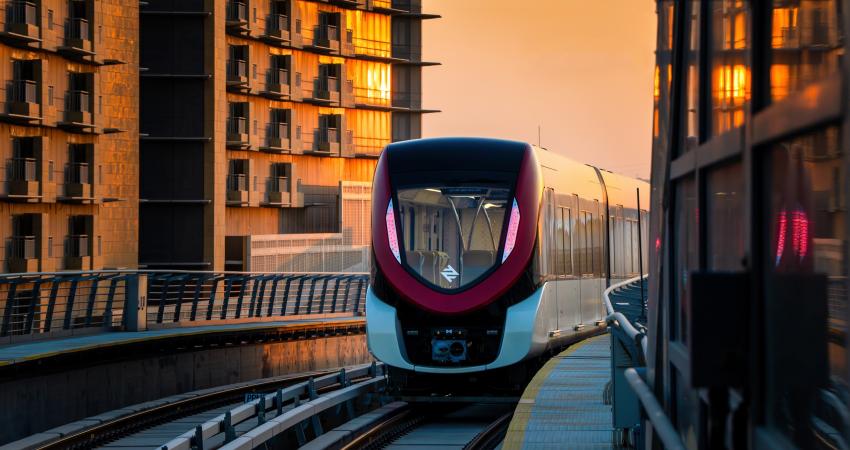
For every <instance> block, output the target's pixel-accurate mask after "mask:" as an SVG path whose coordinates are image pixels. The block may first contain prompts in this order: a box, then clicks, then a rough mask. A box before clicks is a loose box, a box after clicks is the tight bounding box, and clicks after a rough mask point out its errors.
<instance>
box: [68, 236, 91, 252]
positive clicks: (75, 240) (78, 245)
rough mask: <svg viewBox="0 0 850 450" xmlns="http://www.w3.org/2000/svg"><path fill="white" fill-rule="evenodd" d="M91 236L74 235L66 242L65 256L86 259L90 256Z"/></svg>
mask: <svg viewBox="0 0 850 450" xmlns="http://www.w3.org/2000/svg"><path fill="white" fill-rule="evenodd" d="M89 254H90V252H89V236H88V235H87V234H72V235H70V236H68V239H67V240H66V241H65V256H72V257H76V258H84V257H86V256H89Z"/></svg>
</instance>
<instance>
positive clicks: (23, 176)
mask: <svg viewBox="0 0 850 450" xmlns="http://www.w3.org/2000/svg"><path fill="white" fill-rule="evenodd" d="M6 171H7V174H8V177H9V180H10V181H38V178H39V177H38V160H37V159H35V158H9V162H8V163H7V165H6Z"/></svg>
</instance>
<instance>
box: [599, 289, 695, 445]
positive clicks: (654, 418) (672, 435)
mask: <svg viewBox="0 0 850 450" xmlns="http://www.w3.org/2000/svg"><path fill="white" fill-rule="evenodd" d="M645 278H647V275H643V276H638V277H634V278H630V279H628V280H625V281H623V282H620V283H617V284H614V285H611V286H610V287H608V289H605V292H604V293H603V295H602V299H603V301H604V302H605V309H606V311H607V312H608V317H606V318H605V321H606V322H607V323H608V324H609V325H612V326H615V327H617V328H619V329H620V330H622V331H623V332H624V333H625V334H626V336H628V337H629V339H631V340H632V341H633V342H634V344H635V346H636V347H637V349H638V352H639V353H640V354H639V355H632V357H633V358H634V360H635V361H646V355H647V348H646V347H647V339H646V334H645V333H643V332H642V331H640V330H638V329H637V328H635V326H634V325H632V323H631V322H630V321H629V319H628V318H627V317H626V316H625V315H624V314H623V313H620V312H617V311H615V310H614V306H613V305H612V304H611V298H610V295H611V293H612V292H614V291H616V290H618V289H620V288H623V287H625V286H627V285H629V284H632V283H635V282H641V283H643V279H645ZM642 301H643V298H641V302H642ZM629 353H630V351H629ZM623 374H624V376H625V378H626V381H627V382H628V383H629V386H630V387H631V388H632V390H633V391H634V393H635V394H636V395H637V398H638V400H639V401H640V404H641V406H642V407H643V410H644V411H645V412H646V418H647V419H648V420H649V422H650V424H651V425H652V427H653V429H654V430H655V431H656V434H657V435H658V437H659V438H660V439H661V442H662V443H663V444H664V448H666V449H673V450H680V449H681V450H684V449H685V445H684V443H683V442H682V439H681V437H680V436H679V433H678V432H677V431H676V427H674V426H673V423H672V422H671V421H670V419H669V418H668V417H667V415H666V414H665V412H664V408H662V407H661V405H660V404H659V403H658V400H656V398H655V396H654V395H653V393H652V390H651V389H649V386H647V384H646V382H644V380H643V378H642V377H641V375H640V373H638V371H637V369H635V368H634V367H629V368H626V369H625V371H624V372H623Z"/></svg>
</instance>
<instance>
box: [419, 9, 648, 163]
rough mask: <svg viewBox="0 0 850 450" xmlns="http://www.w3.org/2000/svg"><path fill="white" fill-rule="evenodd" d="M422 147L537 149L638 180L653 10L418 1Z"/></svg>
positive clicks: (644, 155) (644, 148) (644, 158)
mask: <svg viewBox="0 0 850 450" xmlns="http://www.w3.org/2000/svg"><path fill="white" fill-rule="evenodd" d="M423 11H424V12H428V13H435V14H440V15H441V16H442V18H441V19H435V20H429V21H425V23H424V25H423V42H424V45H423V46H424V55H423V57H424V58H423V59H425V60H427V61H439V62H441V63H442V65H440V66H436V67H426V68H425V69H423V106H424V107H425V108H429V109H431V108H433V109H439V110H442V112H441V113H436V114H427V115H426V116H425V118H424V119H423V122H424V124H423V126H424V130H423V136H424V137H435V136H490V137H500V138H507V139H516V140H524V141H528V142H531V143H537V127H538V125H540V127H541V130H542V131H541V143H542V145H543V146H544V147H546V148H548V149H549V150H551V151H554V152H557V153H559V154H562V155H565V156H568V157H570V158H573V159H575V160H578V161H581V162H585V163H589V164H594V165H597V166H599V167H602V168H605V169H608V170H612V171H615V172H620V173H623V174H626V175H631V176H634V175H637V176H640V177H646V178H648V177H649V156H650V150H651V134H650V133H651V126H652V73H653V65H654V61H655V60H654V53H653V51H654V48H655V26H656V19H655V3H654V2H652V1H649V0H525V1H522V0H516V1H514V0H424V5H423Z"/></svg>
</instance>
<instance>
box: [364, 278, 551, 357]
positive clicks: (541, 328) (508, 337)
mask: <svg viewBox="0 0 850 450" xmlns="http://www.w3.org/2000/svg"><path fill="white" fill-rule="evenodd" d="M557 301H558V299H557V295H556V293H555V289H554V285H552V284H550V283H545V284H543V286H542V287H540V288H539V289H537V290H536V291H535V292H534V293H533V294H532V295H531V296H529V297H528V298H526V299H525V300H523V301H521V302H519V303H517V304H515V305H513V306H511V307H509V308H508V310H507V313H506V317H505V328H504V332H503V333H502V343H501V346H500V348H499V354H498V356H497V357H496V359H495V360H494V361H493V362H491V363H490V364H486V365H478V366H467V367H443V366H422V365H414V364H411V363H410V361H408V359H407V357H406V355H405V351H404V346H403V342H404V341H403V339H402V335H401V325H400V323H399V321H398V316H397V314H396V309H395V308H394V307H392V306H390V305H388V304H387V303H385V302H383V301H381V300H380V299H379V298H378V297H376V296H375V294H374V293H373V292H372V288H371V287H370V288H369V289H368V290H367V292H366V335H367V339H368V343H369V351H370V352H372V355H374V356H375V358H377V359H378V360H380V361H382V362H383V363H385V364H387V365H389V366H392V367H397V368H400V369H405V370H410V371H413V372H420V373H443V374H461V373H473V372H481V371H484V370H489V369H497V368H500V367H507V366H511V365H513V364H516V363H518V362H521V361H523V360H525V359H528V358H532V357H534V356H537V355H540V354H541V353H543V351H545V350H546V347H547V346H548V344H549V340H550V331H555V330H557V322H558V321H557V313H555V314H552V312H554V311H557V309H558V308H557V307H556V302H557Z"/></svg>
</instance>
